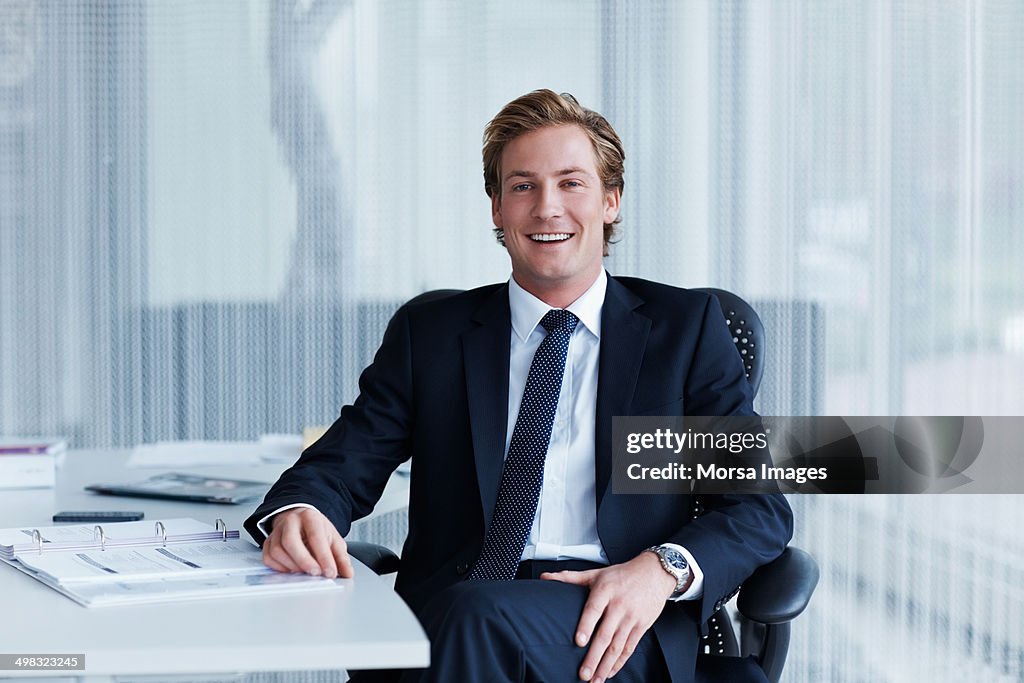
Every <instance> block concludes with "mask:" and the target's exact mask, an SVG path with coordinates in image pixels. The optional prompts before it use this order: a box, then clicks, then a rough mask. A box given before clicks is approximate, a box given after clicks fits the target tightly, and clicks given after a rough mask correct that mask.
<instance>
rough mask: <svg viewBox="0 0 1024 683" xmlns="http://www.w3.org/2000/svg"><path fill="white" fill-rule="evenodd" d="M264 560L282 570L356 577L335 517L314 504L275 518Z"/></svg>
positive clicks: (264, 543) (346, 577) (328, 576)
mask: <svg viewBox="0 0 1024 683" xmlns="http://www.w3.org/2000/svg"><path fill="white" fill-rule="evenodd" d="M270 521H271V523H272V525H273V526H272V527H271V532H270V536H269V537H268V538H267V540H266V541H264V542H263V564H265V565H267V566H268V567H270V568H271V569H273V570H276V571H279V572H291V573H294V574H311V575H313V576H326V577H327V578H329V579H333V578H335V577H338V576H340V577H342V578H345V579H348V578H352V574H353V572H352V561H351V560H349V557H348V545H347V544H346V543H345V539H343V538H342V537H341V534H339V533H338V530H337V529H335V528H334V525H333V524H331V521H330V520H329V519H327V517H325V516H324V515H323V514H321V513H320V511H319V510H314V509H313V508H306V507H300V508H291V509H290V510H285V511H284V512H282V513H280V514H277V515H274V517H272V518H271V520H270Z"/></svg>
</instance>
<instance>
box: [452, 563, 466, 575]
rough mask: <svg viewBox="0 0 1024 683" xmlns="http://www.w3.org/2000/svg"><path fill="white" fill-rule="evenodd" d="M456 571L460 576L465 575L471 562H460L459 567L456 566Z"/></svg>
mask: <svg viewBox="0 0 1024 683" xmlns="http://www.w3.org/2000/svg"><path fill="white" fill-rule="evenodd" d="M455 571H457V572H458V573H459V574H465V573H466V572H468V571H469V562H459V563H458V564H457V565H455Z"/></svg>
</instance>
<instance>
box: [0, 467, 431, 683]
mask: <svg viewBox="0 0 1024 683" xmlns="http://www.w3.org/2000/svg"><path fill="white" fill-rule="evenodd" d="M126 458H127V451H72V452H71V453H69V454H68V458H67V461H66V462H65V464H64V466H63V467H62V468H61V470H60V471H59V472H58V475H57V488H56V489H30V490H14V491H8V490H5V491H0V528H7V527H13V526H22V525H46V526H49V525H51V524H52V523H53V522H52V521H51V520H50V517H51V515H52V514H53V513H54V512H56V511H58V510H142V511H144V512H145V513H146V519H147V520H150V519H152V520H154V521H156V520H159V519H160V518H161V517H168V518H170V517H194V518H196V519H199V520H202V521H208V522H211V523H212V521H213V520H214V519H216V518H217V517H220V518H222V519H224V521H225V522H227V524H228V526H229V527H230V528H240V526H241V523H242V520H244V518H245V517H246V516H248V514H249V513H250V512H251V511H252V509H253V508H254V507H255V503H252V504H246V505H207V504H197V503H177V502H171V501H160V500H148V499H145V498H121V497H114V496H101V495H98V494H93V493H90V492H87V491H84V490H82V487H83V486H85V485H86V484H90V483H96V482H99V481H112V482H113V481H132V480H139V479H144V478H146V477H148V476H150V475H151V474H154V473H155V472H156V471H166V470H167V469H169V468H161V469H160V470H151V469H126V468H124V467H123V463H124V461H125V459H126ZM281 469H282V466H273V465H261V466H256V467H239V468H224V467H189V468H187V471H189V472H196V473H201V474H209V475H212V476H221V477H235V478H239V479H256V480H262V481H268V482H272V481H274V479H276V477H277V474H278V473H279V472H280V470H281ZM402 488H403V486H402V483H401V481H396V482H392V484H389V487H388V491H386V492H385V496H384V498H383V499H382V501H381V505H379V506H378V513H379V512H382V511H389V510H392V509H395V508H396V507H399V506H400V505H401V501H402V499H403V496H404V491H402V490H401V489H402ZM243 535H245V532H244V531H243ZM354 565H355V568H356V575H355V578H353V579H346V580H344V581H342V583H343V585H344V588H342V589H341V590H338V591H314V592H312V593H306V594H301V593H300V594H295V595H267V596H248V597H239V598H224V599H211V600H195V601H189V602H178V603H163V604H161V603H156V604H150V605H133V606H122V607H96V608H85V607H81V606H79V605H77V604H76V603H74V602H72V601H71V600H70V599H68V598H66V597H64V596H63V595H61V594H59V593H57V592H56V591H54V590H52V589H50V588H48V587H47V586H45V585H43V584H42V583H40V582H38V581H35V580H34V579H32V578H31V577H29V576H26V575H24V574H22V573H21V572H19V571H17V570H15V569H14V568H12V567H6V566H3V565H2V563H0V596H3V597H2V605H3V608H4V617H3V618H2V619H0V652H3V653H19V654H36V655H38V654H72V653H84V654H85V662H86V670H85V671H84V672H69V673H65V674H63V675H85V676H99V675H104V676H105V675H116V674H134V675H145V674H199V673H227V672H239V671H303V670H324V669H368V668H382V667H397V668H401V667H422V666H426V665H427V663H428V659H429V645H428V643H427V639H426V636H425V635H424V633H423V630H422V629H421V628H420V626H419V623H418V622H417V621H416V618H415V617H414V616H413V614H412V612H411V611H410V610H409V609H408V607H406V605H405V603H404V602H402V600H401V599H400V598H399V597H398V596H397V595H396V594H395V593H394V591H392V590H391V589H390V587H389V586H388V585H387V584H386V583H385V582H384V581H382V580H381V579H379V578H378V577H377V576H376V575H375V574H373V572H371V571H370V570H369V569H367V568H366V567H365V566H363V565H361V564H360V563H358V562H354ZM14 675H15V672H9V671H0V678H3V677H5V676H14ZM16 675H17V676H19V677H21V676H29V675H30V674H27V673H23V672H17V674H16ZM38 675H39V676H54V675H58V674H56V673H55V672H52V671H51V672H40V673H39V674H38Z"/></svg>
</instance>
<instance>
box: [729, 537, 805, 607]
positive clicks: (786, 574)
mask: <svg viewBox="0 0 1024 683" xmlns="http://www.w3.org/2000/svg"><path fill="white" fill-rule="evenodd" d="M817 585H818V563H817V562H815V561H814V558H813V557H811V556H810V555H809V554H808V553H806V552H805V551H803V550H801V549H800V548H794V547H793V546H790V547H788V548H786V549H785V550H784V551H783V552H782V554H781V555H779V556H778V557H777V558H775V560H773V561H772V562H769V563H768V564H766V565H763V566H761V567H758V569H757V571H755V572H754V573H753V575H752V576H751V577H750V578H749V579H747V580H746V581H744V582H743V589H742V590H740V597H739V599H738V600H737V601H736V608H737V609H739V611H740V614H742V615H743V616H745V617H747V618H748V619H751V620H752V621H756V622H760V623H762V624H782V623H785V622H787V621H791V620H793V619H794V618H796V616H797V615H798V614H800V613H801V612H803V611H804V609H806V608H807V603H808V602H810V600H811V595H812V594H813V593H814V588H815V586H817Z"/></svg>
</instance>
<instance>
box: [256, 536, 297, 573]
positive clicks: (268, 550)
mask: <svg viewBox="0 0 1024 683" xmlns="http://www.w3.org/2000/svg"><path fill="white" fill-rule="evenodd" d="M270 562H273V563H274V564H276V565H277V566H280V567H282V569H280V570H279V571H285V572H301V570H300V569H299V567H298V565H296V564H295V563H294V562H293V561H292V558H290V557H288V553H287V552H286V551H285V549H284V548H282V547H281V543H280V537H279V536H275V535H274V534H271V536H270V538H268V539H267V540H266V542H265V543H264V544H263V563H264V564H267V565H268V566H270V565H269V563H270ZM271 568H272V569H274V568H276V567H271Z"/></svg>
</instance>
